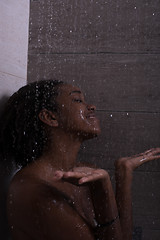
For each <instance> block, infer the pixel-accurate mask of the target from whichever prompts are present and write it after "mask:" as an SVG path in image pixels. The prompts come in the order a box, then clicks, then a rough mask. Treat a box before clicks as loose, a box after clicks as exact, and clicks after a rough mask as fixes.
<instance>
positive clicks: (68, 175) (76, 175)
mask: <svg viewBox="0 0 160 240" xmlns="http://www.w3.org/2000/svg"><path fill="white" fill-rule="evenodd" d="M86 175H87V174H86V173H83V172H65V173H64V174H63V178H82V177H84V176H86Z"/></svg>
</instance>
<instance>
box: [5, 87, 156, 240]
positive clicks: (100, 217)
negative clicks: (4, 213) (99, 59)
mask: <svg viewBox="0 0 160 240" xmlns="http://www.w3.org/2000/svg"><path fill="white" fill-rule="evenodd" d="M56 101H57V103H58V112H51V111H48V110H47V109H43V110H42V111H41V112H40V114H39V118H40V120H41V121H42V122H43V123H44V126H45V130H46V132H47V134H48V139H49V140H48V144H47V146H46V148H45V149H44V152H43V154H42V156H41V157H40V158H39V159H37V160H36V161H35V162H33V163H31V164H29V165H28V166H27V167H25V168H23V169H22V170H20V171H19V172H18V173H17V174H16V175H15V177H14V178H13V180H12V183H11V186H10V189H9V193H8V217H9V222H10V226H11V231H12V235H13V240H14V239H15V240H20V239H23V240H31V239H38V240H42V239H43V240H44V239H45V240H50V239H54V240H72V239H77V240H80V239H83V240H84V239H86V240H93V239H96V238H98V239H100V240H111V239H113V238H114V240H122V239H123V240H131V238H132V236H131V234H132V213H131V183H132V172H133V170H134V169H135V168H137V167H138V166H140V165H141V164H143V163H144V162H147V161H152V160H154V159H157V158H160V156H159V153H160V149H159V148H157V149H151V150H149V151H147V152H145V153H142V154H139V155H137V156H133V157H130V158H122V159H119V160H117V161H116V163H115V169H116V171H115V174H116V179H117V182H116V185H117V188H116V196H117V198H115V195H114V192H113V188H112V184H111V181H110V177H109V174H108V172H107V171H105V170H103V169H95V168H92V167H89V166H83V165H79V164H78V163H77V162H76V159H77V154H78V151H79V148H80V145H81V143H82V142H83V141H84V140H86V139H89V138H93V137H95V136H97V135H98V134H99V133H100V126H99V121H98V119H97V118H96V117H95V106H94V105H90V104H87V103H86V102H85V100H84V96H83V94H82V93H81V92H80V89H79V88H77V87H75V86H71V85H67V84H65V85H62V86H61V87H60V89H59V95H58V97H57V99H56ZM124 196H125V198H124ZM118 214H120V216H121V219H119V218H116V217H117V215H118ZM115 218H116V221H115V222H114V223H113V224H112V225H109V226H106V227H104V228H101V229H99V228H98V227H97V223H98V224H105V223H108V222H110V221H111V220H113V219H115Z"/></svg>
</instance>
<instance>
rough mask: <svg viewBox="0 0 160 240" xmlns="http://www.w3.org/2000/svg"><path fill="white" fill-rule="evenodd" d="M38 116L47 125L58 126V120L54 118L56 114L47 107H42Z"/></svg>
mask: <svg viewBox="0 0 160 240" xmlns="http://www.w3.org/2000/svg"><path fill="white" fill-rule="evenodd" d="M38 116H39V119H40V120H41V121H42V122H44V123H45V124H47V125H48V126H51V127H58V121H57V119H56V115H55V114H54V113H53V112H51V111H49V110H47V109H43V110H42V111H41V112H40V113H39V115H38Z"/></svg>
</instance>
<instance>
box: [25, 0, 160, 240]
mask: <svg viewBox="0 0 160 240" xmlns="http://www.w3.org/2000/svg"><path fill="white" fill-rule="evenodd" d="M159 12H160V2H159V0H151V1H150V0H134V1H130V0H114V1H113V0H79V1H77V0H58V1H56V0H31V11H30V31H29V34H30V38H29V55H28V59H29V64H28V81H29V82H32V81H35V80H39V79H43V78H46V79H49V78H56V79H60V80H63V81H67V82H69V83H73V84H75V85H78V86H80V87H81V89H82V90H83V91H84V93H86V98H87V100H88V101H89V102H92V103H94V104H96V106H97V109H98V110H99V111H98V115H99V117H100V120H101V126H102V134H101V136H100V137H99V138H98V139H95V140H92V141H88V142H86V143H85V144H84V145H83V146H82V149H81V152H80V159H81V160H84V161H90V162H94V163H95V162H96V163H97V165H99V166H101V167H103V168H106V169H109V170H110V172H111V175H112V176H113V168H114V161H115V159H117V158H119V157H120V156H127V155H132V154H136V153H139V152H142V151H144V150H147V149H149V148H152V147H158V146H159V144H160V82H159V75H160V55H159V53H160V28H159V24H160V15H159ZM112 179H113V181H114V177H112ZM159 188H160V160H159V161H155V162H152V163H148V164H146V165H144V166H142V167H140V168H139V169H138V170H136V172H135V174H134V184H133V210H134V225H135V226H137V227H140V229H141V228H142V231H143V234H142V238H141V239H143V240H159V239H160V192H159ZM135 239H140V238H136V236H135Z"/></svg>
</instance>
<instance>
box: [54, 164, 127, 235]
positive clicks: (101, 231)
mask: <svg viewBox="0 0 160 240" xmlns="http://www.w3.org/2000/svg"><path fill="white" fill-rule="evenodd" d="M56 174H58V175H59V178H65V179H66V180H67V179H68V181H69V179H73V178H74V179H78V183H79V184H80V185H81V184H88V186H89V187H90V190H91V195H92V199H93V205H94V209H95V215H96V221H97V224H98V226H97V229H96V237H97V238H98V239H99V240H111V239H114V240H122V237H121V226H120V221H119V218H118V210H117V206H116V201H115V196H114V192H113V189H112V184H111V181H110V177H109V174H108V173H107V172H106V171H105V170H103V169H93V168H88V167H79V168H75V169H73V171H72V172H62V171H58V172H57V173H56ZM112 220H113V221H112Z"/></svg>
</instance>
